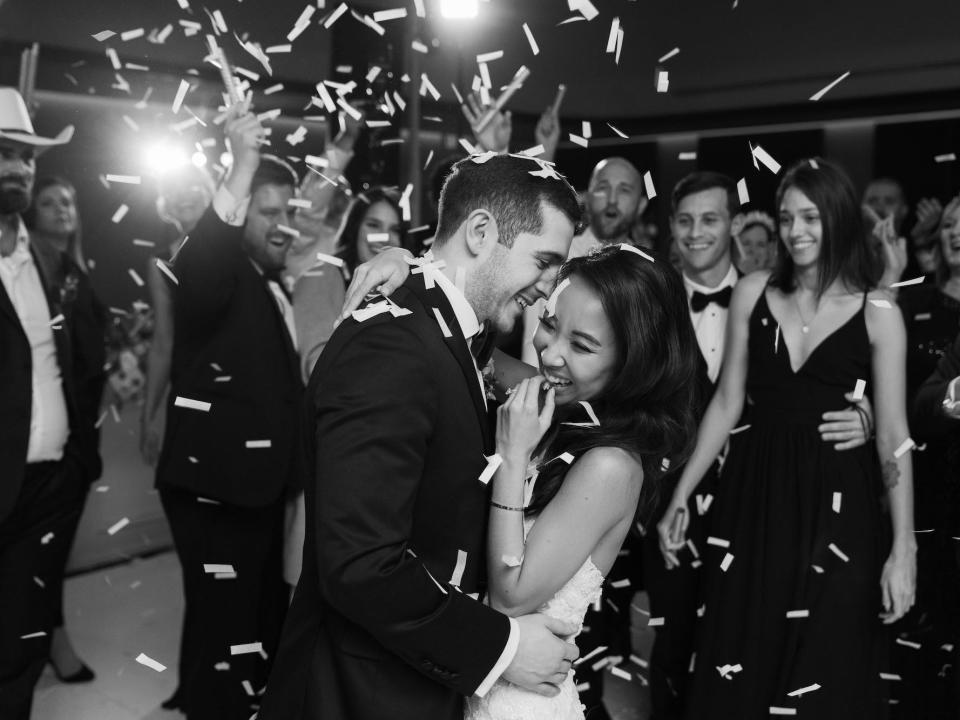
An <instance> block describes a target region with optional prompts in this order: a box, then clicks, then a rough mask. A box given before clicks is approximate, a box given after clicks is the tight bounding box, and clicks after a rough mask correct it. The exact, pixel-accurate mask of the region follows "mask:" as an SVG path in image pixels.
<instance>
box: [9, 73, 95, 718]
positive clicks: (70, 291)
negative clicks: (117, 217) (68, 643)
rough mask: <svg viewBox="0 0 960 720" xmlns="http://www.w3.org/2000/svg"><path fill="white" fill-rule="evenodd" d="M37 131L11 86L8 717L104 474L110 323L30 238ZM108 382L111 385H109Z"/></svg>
mask: <svg viewBox="0 0 960 720" xmlns="http://www.w3.org/2000/svg"><path fill="white" fill-rule="evenodd" d="M72 135H73V127H67V128H65V129H64V130H63V131H62V132H61V133H60V134H59V135H58V136H57V137H55V138H44V137H40V136H38V135H37V134H36V133H35V132H34V129H33V124H32V123H31V121H30V115H29V114H28V112H27V108H26V105H25V104H24V102H23V99H22V98H21V97H20V94H19V93H18V92H17V91H16V90H14V89H12V88H0V428H2V431H3V441H2V442H0V475H2V481H0V717H2V718H4V720H28V718H29V716H30V707H31V704H32V700H33V689H34V685H35V684H36V682H37V679H38V678H39V676H40V673H41V672H42V670H43V666H44V664H45V663H46V660H47V657H48V654H49V649H50V632H51V631H52V629H53V625H54V623H55V615H56V612H57V607H58V603H59V597H58V596H57V593H58V592H59V590H58V588H59V587H60V585H59V583H60V581H61V580H62V576H63V572H64V566H65V565H66V560H67V554H68V552H69V550H70V542H71V540H72V538H73V533H74V530H75V528H76V524H77V522H78V521H79V519H80V513H81V511H82V510H83V501H84V498H85V496H86V489H87V483H89V482H90V481H92V480H93V479H95V478H96V477H97V476H98V475H99V474H100V467H101V466H100V458H99V455H98V453H97V438H96V433H97V430H96V427H95V425H96V412H97V408H96V406H95V405H94V404H93V403H92V402H90V401H86V402H84V401H83V400H82V399H81V398H91V397H95V396H96V394H97V393H96V388H97V384H98V383H102V380H103V375H102V372H103V371H102V365H103V334H102V328H97V327H94V325H96V323H97V320H96V318H97V317H98V313H97V312H96V310H95V309H94V308H95V302H94V299H93V295H92V292H91V290H90V286H89V283H88V281H87V278H86V275H85V274H84V273H83V272H82V271H81V270H80V268H79V267H77V266H75V265H73V261H72V260H70V259H69V258H68V257H66V256H65V255H62V254H60V253H56V252H55V251H53V252H50V251H44V250H42V249H41V248H39V247H35V246H34V245H33V244H31V242H30V235H29V233H28V232H27V230H26V228H25V226H24V224H23V221H22V220H21V217H20V215H21V213H22V212H23V211H24V210H26V209H27V207H28V206H29V205H30V198H31V193H32V190H33V180H34V171H35V163H34V158H35V157H36V155H37V154H39V153H40V152H43V151H44V150H46V149H47V148H49V147H52V146H54V145H62V144H64V143H66V142H68V141H69V140H70V138H71V137H72ZM100 387H101V388H102V385H101V386H100Z"/></svg>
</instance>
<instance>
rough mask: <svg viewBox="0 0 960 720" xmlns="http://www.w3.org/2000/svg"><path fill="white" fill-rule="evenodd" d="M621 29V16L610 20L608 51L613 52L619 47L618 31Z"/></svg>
mask: <svg viewBox="0 0 960 720" xmlns="http://www.w3.org/2000/svg"><path fill="white" fill-rule="evenodd" d="M619 30H620V18H618V17H615V18H614V19H613V20H611V21H610V34H609V35H608V36H607V52H608V53H613V52H615V51H616V49H617V31H619Z"/></svg>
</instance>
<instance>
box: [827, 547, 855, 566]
mask: <svg viewBox="0 0 960 720" xmlns="http://www.w3.org/2000/svg"><path fill="white" fill-rule="evenodd" d="M827 547H828V548H830V552H832V553H833V554H834V555H836V556H837V557H838V558H840V559H841V560H843V561H844V562H850V558H849V557H847V555H846V553H844V552H843V551H842V550H841V549H840V548H838V547H837V546H836V545H835V544H834V543H830V544H829V545H828V546H827Z"/></svg>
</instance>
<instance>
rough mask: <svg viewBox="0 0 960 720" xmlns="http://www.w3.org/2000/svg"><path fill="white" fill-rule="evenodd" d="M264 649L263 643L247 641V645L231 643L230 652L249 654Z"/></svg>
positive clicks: (232, 653)
mask: <svg viewBox="0 0 960 720" xmlns="http://www.w3.org/2000/svg"><path fill="white" fill-rule="evenodd" d="M261 650H263V644H262V643H258V642H255V643H247V644H245V645H231V646H230V654H231V655H247V654H249V653H256V652H260V651H261Z"/></svg>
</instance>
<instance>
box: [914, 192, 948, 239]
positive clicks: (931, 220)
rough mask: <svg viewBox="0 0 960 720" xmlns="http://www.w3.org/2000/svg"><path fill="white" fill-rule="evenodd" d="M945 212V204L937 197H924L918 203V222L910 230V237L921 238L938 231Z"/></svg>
mask: <svg viewBox="0 0 960 720" xmlns="http://www.w3.org/2000/svg"><path fill="white" fill-rule="evenodd" d="M942 214H943V205H941V204H940V201H939V200H937V199H936V198H922V199H921V200H920V202H918V203H917V224H916V225H914V226H913V229H912V230H911V231H910V237H912V238H913V239H914V240H920V239H923V238H925V237H927V236H928V235H930V233H932V232H934V231H936V229H937V225H938V224H939V222H940V216H941V215H942Z"/></svg>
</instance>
